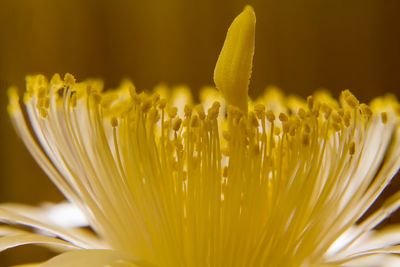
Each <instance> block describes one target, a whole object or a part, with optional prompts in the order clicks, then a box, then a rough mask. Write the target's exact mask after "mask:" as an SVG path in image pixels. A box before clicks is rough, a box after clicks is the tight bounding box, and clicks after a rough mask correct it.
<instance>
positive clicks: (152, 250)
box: [0, 7, 400, 267]
mask: <svg viewBox="0 0 400 267" xmlns="http://www.w3.org/2000/svg"><path fill="white" fill-rule="evenodd" d="M254 37H255V15H254V12H253V9H252V8H251V7H246V8H245V9H244V11H243V12H242V13H241V14H240V15H239V16H238V17H237V18H236V19H235V20H234V22H233V23H232V25H231V27H230V28H229V30H228V34H227V37H226V41H225V43H224V46H223V48H222V51H221V54H220V57H219V59H218V62H217V65H216V68H215V72H214V81H215V84H216V87H217V89H219V91H217V90H215V89H213V88H205V89H204V90H203V91H202V93H201V95H200V99H201V103H199V104H195V103H192V95H191V94H190V92H189V91H188V89H187V88H184V87H179V88H174V89H172V90H169V89H168V88H165V87H164V86H159V87H157V88H155V89H154V92H152V93H151V94H146V93H137V92H136V90H135V87H134V85H133V84H132V83H130V82H128V81H125V82H123V83H122V84H121V86H120V87H119V88H118V89H115V90H106V91H103V88H102V83H101V81H97V80H88V81H85V82H80V83H77V82H76V81H75V79H74V77H73V76H72V75H70V74H67V75H65V77H64V79H61V78H60V76H59V75H57V74H56V75H54V76H53V77H52V78H51V80H50V81H48V80H47V79H46V77H44V76H42V75H37V76H29V77H27V88H26V93H25V95H24V98H23V102H24V104H25V109H24V110H25V111H23V109H22V108H21V106H20V101H19V97H18V94H17V92H16V89H10V91H9V95H10V105H9V113H10V115H11V118H12V121H13V123H14V126H15V128H16V130H17V132H18V134H19V135H20V137H21V139H22V140H23V142H24V143H25V145H26V146H27V148H28V149H29V151H30V153H31V154H32V155H33V157H34V158H35V159H36V161H37V162H38V164H40V166H41V167H42V168H43V169H44V170H45V171H46V173H47V174H48V176H49V177H50V179H52V181H53V182H54V183H55V184H56V185H57V186H58V188H59V189H60V190H61V191H62V192H63V193H64V195H65V196H66V198H67V199H68V200H69V201H70V203H73V205H74V206H75V207H77V208H78V209H79V211H80V212H81V213H83V214H84V216H85V218H86V219H87V223H88V225H89V226H90V227H91V229H93V233H91V232H86V231H84V230H82V229H81V228H76V227H72V226H71V225H73V226H76V225H77V224H76V222H72V223H70V224H69V223H66V222H65V221H64V225H60V221H59V220H58V221H57V220H56V221H54V220H51V219H49V217H46V219H43V218H44V217H45V215H46V214H47V215H48V214H49V212H44V213H43V212H42V213H40V212H39V211H40V210H41V209H36V208H30V207H25V206H21V205H11V204H3V205H2V206H0V220H1V221H2V222H6V223H10V224H18V225H22V226H25V227H26V228H25V229H27V228H31V229H34V230H36V232H32V231H29V230H28V229H27V230H24V229H21V228H15V227H12V226H4V225H3V226H1V228H0V234H1V235H2V236H3V237H1V238H0V249H1V250H4V249H7V248H11V247H14V246H17V245H23V244H30V243H36V244H40V245H45V246H48V247H51V248H54V249H57V250H58V251H60V252H62V253H61V254H60V255H59V256H56V257H54V258H53V259H50V260H49V261H48V262H45V263H42V264H41V265H40V264H39V266H46V267H50V266H51V267H52V266H75V267H79V266H139V267H140V266H156V267H178V266H182V267H185V266H187V267H189V266H193V267H195V266H216V267H219V266H230V267H231V266H289V267H291V266H294V267H296V266H369V265H368V264H372V265H370V266H377V265H379V266H394V265H395V264H396V265H397V264H399V262H398V259H397V258H396V257H394V256H392V254H396V253H398V252H399V246H397V244H398V243H400V229H399V227H397V226H393V227H391V228H386V229H383V230H379V231H377V230H375V228H376V226H377V225H378V224H380V223H381V222H382V221H383V220H384V219H385V218H387V217H388V216H389V215H390V214H391V213H392V212H394V211H395V210H396V209H397V208H398V206H399V205H400V194H395V195H394V196H393V197H392V198H390V199H389V200H388V201H387V202H386V203H385V204H384V205H383V206H382V207H381V208H380V209H379V210H378V211H376V212H375V213H373V214H371V215H369V217H368V218H366V219H364V220H361V221H360V218H361V217H362V216H363V215H364V214H365V213H366V211H367V210H368V209H369V208H370V207H371V205H372V204H373V203H374V201H375V200H376V199H377V198H378V197H379V195H380V194H381V193H382V191H383V190H384V189H385V187H386V186H387V185H388V184H389V183H390V181H391V179H392V177H393V176H394V175H395V174H396V172H397V170H398V169H399V166H400V146H399V137H400V131H399V119H398V114H397V113H398V112H399V109H400V106H399V103H398V102H397V101H396V100H395V99H394V97H391V96H387V97H383V98H377V99H375V100H373V101H372V102H371V104H370V105H366V104H361V103H359V101H358V100H357V98H356V97H355V96H354V95H352V94H351V93H350V92H349V91H348V90H346V91H343V92H342V94H341V95H340V97H339V100H338V101H337V100H335V99H333V98H332V97H331V96H330V95H329V94H328V93H326V92H317V93H315V94H314V95H313V96H310V97H308V98H307V100H302V99H298V98H295V97H286V96H284V95H283V94H282V93H281V92H280V91H279V90H277V89H273V88H270V89H269V90H267V91H266V93H265V94H264V95H263V96H261V97H260V98H259V99H256V100H249V99H248V97H247V92H248V87H249V79H250V76H251V68H252V59H253V54H254ZM219 92H220V93H219ZM396 112H397V113H396ZM27 119H28V120H29V123H27ZM45 208H46V209H47V211H48V210H49V209H50V208H51V207H45ZM73 214H75V213H73ZM78 215H79V214H78ZM71 216H75V215H71ZM82 224H84V222H82V221H80V223H79V225H82ZM395 262H396V263H395Z"/></svg>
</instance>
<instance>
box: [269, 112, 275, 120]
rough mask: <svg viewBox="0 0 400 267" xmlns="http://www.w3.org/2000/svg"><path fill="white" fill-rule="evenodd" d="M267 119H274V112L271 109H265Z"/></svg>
mask: <svg viewBox="0 0 400 267" xmlns="http://www.w3.org/2000/svg"><path fill="white" fill-rule="evenodd" d="M267 120H268V121H269V122H273V121H274V120H275V114H274V113H273V112H272V111H271V110H268V111H267Z"/></svg>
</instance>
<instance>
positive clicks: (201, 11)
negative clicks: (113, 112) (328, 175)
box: [0, 0, 400, 266]
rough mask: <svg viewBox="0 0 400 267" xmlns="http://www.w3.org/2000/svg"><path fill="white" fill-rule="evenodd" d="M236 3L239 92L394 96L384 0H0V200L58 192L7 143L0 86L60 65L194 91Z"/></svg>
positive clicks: (203, 80)
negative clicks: (252, 24)
mask: <svg viewBox="0 0 400 267" xmlns="http://www.w3.org/2000/svg"><path fill="white" fill-rule="evenodd" d="M246 3H249V4H252V5H253V6H254V8H255V11H256V14H257V37H256V54H255V59H254V72H253V79H252V83H251V95H256V94H257V93H258V92H260V91H261V90H263V89H264V87H265V86H266V85H270V84H275V85H277V86H279V87H281V88H282V89H284V91H285V92H288V93H296V94H299V95H302V96H306V95H307V94H310V93H311V92H312V91H313V90H315V89H317V88H319V87H326V88H328V89H330V90H332V92H334V94H338V93H339V92H340V90H342V89H346V88H350V89H351V90H352V91H353V92H354V93H355V94H356V95H357V96H358V97H359V98H360V99H362V100H363V101H367V100H369V99H371V97H373V96H377V95H381V94H383V93H385V92H393V93H395V94H397V95H400V75H399V72H400V27H399V26H400V16H399V11H400V1H396V0H385V1H382V0H352V1H349V0H323V1H321V0H290V1H289V0H254V1H239V0H238V1H216V0H203V1H187V0H169V1H167V0H165V1H163V0H147V1H128V0H126V1H124V0H110V1H104V0H103V1H101V0H64V1H62V0H0V201H19V202H25V203H32V204H35V203H39V202H41V201H47V200H51V201H55V200H60V199H61V197H60V195H59V194H58V193H57V191H56V190H55V189H54V187H53V186H52V185H51V184H50V182H48V180H47V179H46V177H45V175H44V174H43V173H42V172H41V171H40V170H39V169H38V167H37V166H36V164H35V163H34V162H33V161H32V160H31V158H30V156H29V155H28V154H27V152H26V150H25V148H24V147H23V146H22V145H21V143H20V142H19V141H18V140H17V138H16V135H15V134H14V132H13V130H12V128H11V125H10V123H9V121H8V117H7V114H6V111H5V107H6V102H7V100H6V93H5V88H7V87H8V86H9V85H11V84H17V85H19V86H21V87H22V86H23V84H24V76H25V75H26V74H27V73H36V72H40V73H44V74H47V75H51V74H53V73H54V72H59V73H65V72H71V73H73V74H75V75H76V77H77V78H78V79H83V78H86V77H102V78H103V79H104V80H105V81H106V84H107V85H108V86H114V85H116V84H117V83H118V82H119V80H120V79H121V78H124V77H130V78H132V79H133V80H134V82H135V84H136V85H137V87H138V88H141V89H148V88H151V87H152V86H154V85H155V84H157V83H159V82H161V81H164V82H168V83H170V84H176V83H186V84H188V85H190V86H191V87H192V88H193V90H197V89H198V88H199V87H200V86H202V85H207V84H212V73H213V68H214V64H215V62H216V58H217V56H218V53H219V50H220V48H221V46H222V43H223V40H224V37H225V32H226V29H227V28H228V26H229V24H230V22H231V21H232V19H233V18H234V17H235V16H236V15H237V14H238V13H239V12H240V11H241V10H242V8H243V7H244V5H245V4H246ZM26 251H27V250H26V249H18V250H17V253H19V254H18V255H21V253H22V252H26ZM29 251H32V249H31V248H29ZM34 252H35V254H36V255H34V257H35V258H36V259H42V258H43V257H45V256H46V252H43V251H42V250H34ZM22 254H24V253H22ZM10 255H11V253H9V252H7V253H6V254H4V255H0V266H2V265H3V264H5V262H6V260H7V259H6V258H9V256H10ZM15 255H17V254H15V253H14V256H15ZM17 258H18V262H20V261H22V258H20V257H17Z"/></svg>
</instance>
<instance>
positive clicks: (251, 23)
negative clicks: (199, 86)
mask: <svg viewBox="0 0 400 267" xmlns="http://www.w3.org/2000/svg"><path fill="white" fill-rule="evenodd" d="M255 26H256V16H255V13H254V10H253V8H252V7H251V6H246V7H245V8H244V10H243V11H242V13H240V14H239V16H237V17H236V18H235V20H234V21H233V22H232V25H231V26H230V27H229V29H228V33H227V34H226V38H225V42H224V46H223V47H222V50H221V53H220V55H219V58H218V61H217V64H216V66H215V70H214V82H215V85H216V86H217V88H218V89H219V90H220V91H221V92H222V94H223V96H224V98H225V99H226V101H227V103H228V104H230V105H234V106H236V107H238V108H240V109H241V110H242V111H245V112H247V91H248V88H249V82H250V77H251V69H252V66H253V55H254V41H255Z"/></svg>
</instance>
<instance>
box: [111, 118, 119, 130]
mask: <svg viewBox="0 0 400 267" xmlns="http://www.w3.org/2000/svg"><path fill="white" fill-rule="evenodd" d="M111 126H112V127H113V128H115V127H117V126H118V120H117V118H115V117H112V118H111Z"/></svg>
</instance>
